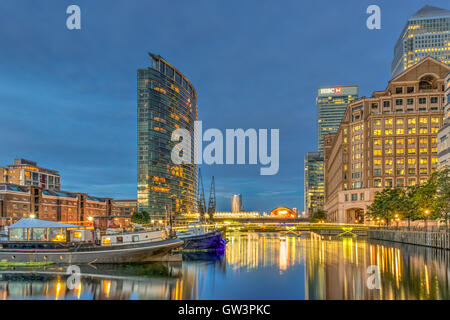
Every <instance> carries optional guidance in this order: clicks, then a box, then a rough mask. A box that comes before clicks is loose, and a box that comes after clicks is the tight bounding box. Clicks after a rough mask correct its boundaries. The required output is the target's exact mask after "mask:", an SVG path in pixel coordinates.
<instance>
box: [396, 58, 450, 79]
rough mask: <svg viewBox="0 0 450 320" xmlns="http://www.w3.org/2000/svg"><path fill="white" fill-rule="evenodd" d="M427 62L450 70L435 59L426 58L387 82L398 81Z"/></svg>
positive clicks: (449, 68) (449, 67)
mask: <svg viewBox="0 0 450 320" xmlns="http://www.w3.org/2000/svg"><path fill="white" fill-rule="evenodd" d="M428 61H431V62H433V63H435V64H436V65H439V66H442V67H443V68H446V69H447V70H450V66H448V65H446V64H445V63H443V62H442V61H439V60H437V59H436V58H434V57H432V56H426V57H425V58H424V59H422V60H420V61H419V62H417V63H416V64H414V65H413V66H411V67H409V68H408V69H406V70H403V71H402V72H401V73H399V74H397V75H396V76H394V77H393V78H392V79H391V80H390V81H389V82H392V81H396V80H398V79H399V78H401V77H403V76H404V75H406V74H408V73H410V72H412V70H414V69H416V68H418V67H419V66H420V65H422V64H424V63H426V62H428Z"/></svg>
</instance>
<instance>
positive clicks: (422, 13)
mask: <svg viewBox="0 0 450 320" xmlns="http://www.w3.org/2000/svg"><path fill="white" fill-rule="evenodd" d="M427 56H432V57H434V58H436V59H437V60H439V61H441V62H443V63H445V64H448V65H450V11H449V10H445V9H441V8H436V7H432V6H425V7H423V8H422V9H420V10H419V11H417V12H416V13H415V14H414V15H413V16H412V17H411V18H409V19H408V22H407V23H406V26H405V27H404V29H403V31H402V33H401V35H400V37H399V38H398V40H397V43H396V44H395V48H394V59H393V60H392V64H391V77H392V78H394V77H395V76H396V75H398V74H400V73H401V72H402V71H404V70H406V69H408V68H410V67H412V66H413V65H415V64H416V63H418V62H419V61H421V60H422V59H424V58H425V57H427Z"/></svg>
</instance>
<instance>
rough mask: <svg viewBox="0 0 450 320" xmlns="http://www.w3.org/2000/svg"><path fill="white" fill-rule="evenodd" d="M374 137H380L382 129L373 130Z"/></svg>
mask: <svg viewBox="0 0 450 320" xmlns="http://www.w3.org/2000/svg"><path fill="white" fill-rule="evenodd" d="M373 135H374V136H380V135H381V130H380V129H375V130H373Z"/></svg>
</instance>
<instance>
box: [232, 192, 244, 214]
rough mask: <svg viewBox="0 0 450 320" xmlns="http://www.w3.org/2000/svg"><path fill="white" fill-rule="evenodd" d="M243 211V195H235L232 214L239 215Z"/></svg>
mask: <svg viewBox="0 0 450 320" xmlns="http://www.w3.org/2000/svg"><path fill="white" fill-rule="evenodd" d="M241 211H242V195H240V194H235V195H234V196H233V197H232V198H231V212H233V213H238V212H241Z"/></svg>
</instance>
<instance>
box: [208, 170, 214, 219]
mask: <svg viewBox="0 0 450 320" xmlns="http://www.w3.org/2000/svg"><path fill="white" fill-rule="evenodd" d="M214 213H216V186H215V184H214V176H213V177H212V180H211V189H210V191H209V203H208V215H209V219H210V220H212V219H213V218H214Z"/></svg>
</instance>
